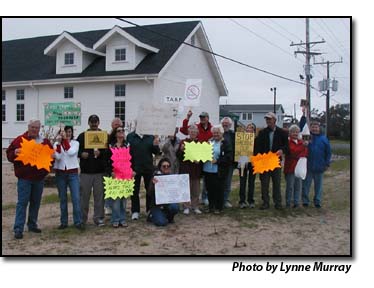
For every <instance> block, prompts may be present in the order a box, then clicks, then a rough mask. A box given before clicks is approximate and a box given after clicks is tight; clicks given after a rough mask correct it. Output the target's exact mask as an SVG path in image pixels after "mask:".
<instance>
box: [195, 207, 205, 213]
mask: <svg viewBox="0 0 374 288" xmlns="http://www.w3.org/2000/svg"><path fill="white" fill-rule="evenodd" d="M193 212H194V213H195V214H201V213H203V212H201V210H200V209H199V208H195V209H193Z"/></svg>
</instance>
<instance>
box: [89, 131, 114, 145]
mask: <svg viewBox="0 0 374 288" xmlns="http://www.w3.org/2000/svg"><path fill="white" fill-rule="evenodd" d="M107 143H108V134H107V133H106V131H86V132H84V148H85V149H105V148H107V146H108V145H107Z"/></svg>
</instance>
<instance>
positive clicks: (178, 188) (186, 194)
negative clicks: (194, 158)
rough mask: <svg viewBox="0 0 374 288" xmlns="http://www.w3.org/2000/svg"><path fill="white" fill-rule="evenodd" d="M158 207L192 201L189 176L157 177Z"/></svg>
mask: <svg viewBox="0 0 374 288" xmlns="http://www.w3.org/2000/svg"><path fill="white" fill-rule="evenodd" d="M155 178H156V179H157V180H158V182H157V183H156V184H155V193H156V194H155V196H156V205H159V204H170V203H182V202H189V201H191V198H190V177H189V175H188V174H179V175H178V174H173V175H162V176H155Z"/></svg>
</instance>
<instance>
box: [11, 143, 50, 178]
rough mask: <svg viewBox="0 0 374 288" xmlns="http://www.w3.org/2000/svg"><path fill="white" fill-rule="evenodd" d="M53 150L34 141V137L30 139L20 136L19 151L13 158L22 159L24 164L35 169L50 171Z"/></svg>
mask: <svg viewBox="0 0 374 288" xmlns="http://www.w3.org/2000/svg"><path fill="white" fill-rule="evenodd" d="M53 153H54V150H53V149H51V148H49V146H48V145H43V144H39V143H36V142H35V140H34V139H31V140H30V141H29V140H27V139H25V138H23V137H22V142H21V151H20V153H19V154H18V155H17V157H16V159H15V160H18V161H22V163H23V164H24V165H27V164H30V165H31V166H36V168H37V169H39V170H40V169H45V170H47V171H48V172H50V171H51V163H52V161H53V158H52V155H53Z"/></svg>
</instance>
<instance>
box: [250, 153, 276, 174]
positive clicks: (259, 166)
mask: <svg viewBox="0 0 374 288" xmlns="http://www.w3.org/2000/svg"><path fill="white" fill-rule="evenodd" d="M251 162H252V165H253V174H256V173H260V174H262V173H264V172H267V171H273V170H274V169H275V168H280V167H281V165H280V161H279V157H278V155H277V154H276V153H274V152H268V153H264V154H257V155H256V156H252V157H251Z"/></svg>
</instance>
